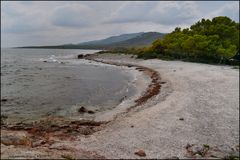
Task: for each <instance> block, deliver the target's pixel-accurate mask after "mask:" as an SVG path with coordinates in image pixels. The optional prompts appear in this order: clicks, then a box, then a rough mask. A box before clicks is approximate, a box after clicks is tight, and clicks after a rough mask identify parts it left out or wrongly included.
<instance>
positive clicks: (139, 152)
mask: <svg viewBox="0 0 240 160" xmlns="http://www.w3.org/2000/svg"><path fill="white" fill-rule="evenodd" d="M134 154H136V155H138V156H140V157H146V153H145V151H144V150H142V149H140V150H138V151H136V152H135V153H134Z"/></svg>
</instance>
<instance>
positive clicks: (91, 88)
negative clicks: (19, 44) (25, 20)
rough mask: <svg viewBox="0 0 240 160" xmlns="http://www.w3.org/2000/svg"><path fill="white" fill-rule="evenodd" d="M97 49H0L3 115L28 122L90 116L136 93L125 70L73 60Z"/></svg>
mask: <svg viewBox="0 0 240 160" xmlns="http://www.w3.org/2000/svg"><path fill="white" fill-rule="evenodd" d="M95 52H97V50H80V49H23V48H5V49H1V116H3V117H5V118H6V117H7V120H6V121H7V123H9V124H11V123H19V122H22V123H27V122H32V121H36V120H39V119H41V118H44V117H46V116H62V117H66V118H72V117H74V118H77V119H78V118H79V119H81V118H92V117H93V116H94V114H87V113H84V114H82V113H79V112H78V110H79V108H80V107H85V108H86V109H88V110H92V111H94V112H95V113H101V112H103V111H107V110H111V109H113V108H114V107H116V106H117V105H119V104H120V103H121V102H122V101H123V100H124V99H127V98H128V97H130V96H132V95H134V93H135V88H134V87H133V86H132V85H131V82H132V81H133V79H134V77H133V76H132V75H131V74H130V73H129V71H127V70H126V69H123V68H120V67H116V66H112V65H107V64H102V63H97V62H93V61H89V60H84V59H77V55H78V54H92V53H95Z"/></svg>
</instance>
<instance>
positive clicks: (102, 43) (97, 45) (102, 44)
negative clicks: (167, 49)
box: [21, 32, 166, 49]
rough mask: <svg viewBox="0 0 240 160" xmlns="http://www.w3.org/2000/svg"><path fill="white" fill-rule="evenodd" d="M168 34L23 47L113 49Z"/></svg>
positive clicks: (144, 43)
mask: <svg viewBox="0 0 240 160" xmlns="http://www.w3.org/2000/svg"><path fill="white" fill-rule="evenodd" d="M165 35H166V34H165V33H159V32H139V33H130V34H122V35H119V36H112V37H109V38H106V39H102V40H95V41H88V42H83V43H78V44H63V45H57V46H26V47H21V48H59V49H61V48H62V49H111V48H131V47H144V46H149V45H151V44H152V42H153V41H155V40H156V39H162V38H163V37H164V36H165Z"/></svg>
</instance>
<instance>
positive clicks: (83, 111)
mask: <svg viewBox="0 0 240 160" xmlns="http://www.w3.org/2000/svg"><path fill="white" fill-rule="evenodd" d="M78 112H79V113H85V112H87V109H86V108H85V107H81V108H79V109H78Z"/></svg>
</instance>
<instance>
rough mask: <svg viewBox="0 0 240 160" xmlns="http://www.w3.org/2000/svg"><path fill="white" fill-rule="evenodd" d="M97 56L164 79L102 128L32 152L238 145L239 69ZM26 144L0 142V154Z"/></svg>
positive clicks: (227, 150) (108, 154) (166, 154)
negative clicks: (158, 87)
mask: <svg viewBox="0 0 240 160" xmlns="http://www.w3.org/2000/svg"><path fill="white" fill-rule="evenodd" d="M98 58H102V59H104V60H106V61H118V62H121V61H123V62H128V63H132V64H137V65H141V66H145V67H148V68H152V69H154V70H155V71H157V72H159V74H160V76H161V81H164V82H166V83H164V84H162V86H161V91H160V93H159V94H158V95H157V96H155V97H153V98H151V99H150V100H148V101H147V103H145V104H143V105H141V106H137V107H136V108H134V109H133V110H130V111H129V112H127V113H124V114H122V115H118V117H117V118H116V119H115V120H113V121H111V122H110V123H108V124H107V125H106V126H105V127H104V128H103V129H102V130H101V131H98V132H95V133H94V134H92V135H87V136H83V135H79V136H77V137H76V139H75V140H74V141H64V140H62V141H56V142H55V143H54V144H52V145H55V147H52V149H51V146H46V147H44V146H40V147H36V148H31V149H30V153H31V157H35V158H39V157H41V156H43V157H44V156H45V157H44V158H46V156H47V155H49V156H50V155H51V156H50V157H55V158H61V157H62V155H61V154H62V152H68V153H67V154H70V155H71V156H72V157H73V158H96V157H98V158H99V157H100V158H104V157H105V158H141V157H139V156H138V155H136V154H134V152H136V151H138V150H140V149H141V150H143V151H144V152H145V153H146V157H142V158H173V157H178V158H186V157H194V156H195V157H197V158H199V157H201V155H199V154H197V155H193V154H191V153H192V150H191V147H194V146H202V145H205V146H208V147H209V148H210V149H209V153H207V154H205V155H203V156H205V157H211V156H212V155H214V156H215V157H224V156H227V155H230V154H236V152H237V151H238V150H239V70H237V69H232V67H231V66H217V65H207V64H200V63H190V62H181V61H163V60H135V59H132V58H129V56H121V55H120V56H114V55H100V57H98ZM139 87H142V86H139ZM56 146H57V147H56ZM59 146H60V147H59ZM62 146H64V147H62ZM186 146H187V147H186ZM189 146H190V147H189ZM61 148H62V150H61ZM214 148H217V149H218V152H217V151H216V150H214ZM26 150H27V149H26V147H22V146H6V145H1V158H13V157H14V156H17V155H21V156H23V157H24V156H25V157H26V156H27V155H29V154H30V153H26ZM60 150H61V151H60ZM189 150H190V151H189ZM210 151H211V152H214V151H215V152H216V153H210ZM50 153H51V154H50ZM193 153H194V152H193ZM86 155H87V156H86Z"/></svg>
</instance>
